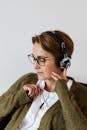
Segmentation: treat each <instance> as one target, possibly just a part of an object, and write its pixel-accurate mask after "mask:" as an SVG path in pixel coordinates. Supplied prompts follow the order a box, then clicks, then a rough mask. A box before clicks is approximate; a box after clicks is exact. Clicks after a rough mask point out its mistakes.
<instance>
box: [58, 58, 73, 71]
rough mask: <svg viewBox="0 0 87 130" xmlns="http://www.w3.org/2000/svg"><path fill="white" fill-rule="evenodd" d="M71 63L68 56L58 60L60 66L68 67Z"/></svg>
mask: <svg viewBox="0 0 87 130" xmlns="http://www.w3.org/2000/svg"><path fill="white" fill-rule="evenodd" d="M70 65H71V61H70V58H69V57H65V58H63V59H62V60H61V61H60V68H66V69H67V68H68V67H70Z"/></svg>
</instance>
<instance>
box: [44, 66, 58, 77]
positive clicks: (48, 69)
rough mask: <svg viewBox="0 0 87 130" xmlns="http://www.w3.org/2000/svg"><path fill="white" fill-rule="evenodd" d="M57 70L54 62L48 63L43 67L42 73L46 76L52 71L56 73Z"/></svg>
mask: <svg viewBox="0 0 87 130" xmlns="http://www.w3.org/2000/svg"><path fill="white" fill-rule="evenodd" d="M57 71H58V68H57V66H56V65H55V64H49V65H47V66H46V67H45V69H44V73H45V74H46V75H48V76H50V75H51V73H52V72H55V73H57Z"/></svg>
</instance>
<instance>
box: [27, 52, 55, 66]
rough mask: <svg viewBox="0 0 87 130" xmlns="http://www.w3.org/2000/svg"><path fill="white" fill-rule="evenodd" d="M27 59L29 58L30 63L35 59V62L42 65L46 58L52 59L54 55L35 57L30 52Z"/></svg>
mask: <svg viewBox="0 0 87 130" xmlns="http://www.w3.org/2000/svg"><path fill="white" fill-rule="evenodd" d="M28 59H29V60H30V62H31V63H32V64H34V63H35V62H36V61H37V63H38V64H39V65H40V66H44V65H45V62H46V61H47V60H50V59H54V57H42V56H38V57H37V58H35V57H34V56H33V55H32V54H30V55H28Z"/></svg>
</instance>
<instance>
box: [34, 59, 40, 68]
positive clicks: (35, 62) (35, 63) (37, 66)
mask: <svg viewBox="0 0 87 130" xmlns="http://www.w3.org/2000/svg"><path fill="white" fill-rule="evenodd" d="M39 68H40V65H39V64H38V62H37V60H35V61H34V69H39Z"/></svg>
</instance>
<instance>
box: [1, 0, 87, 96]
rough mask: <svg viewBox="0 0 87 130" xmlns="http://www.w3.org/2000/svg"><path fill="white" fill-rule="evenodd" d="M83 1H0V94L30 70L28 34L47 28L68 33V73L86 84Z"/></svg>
mask: <svg viewBox="0 0 87 130" xmlns="http://www.w3.org/2000/svg"><path fill="white" fill-rule="evenodd" d="M86 26H87V0H0V94H2V93H3V92H4V91H6V90H7V89H8V88H9V87H10V85H11V84H13V82H14V81H15V80H16V79H18V78H19V77H20V76H21V75H23V74H25V73H28V72H31V71H33V68H32V65H31V64H30V63H29V61H28V58H27V54H29V53H31V48H32V42H31V37H32V36H33V35H35V34H39V33H41V32H43V31H47V30H55V29H59V30H62V31H65V32H66V33H68V34H69V35H70V36H71V37H72V39H73V41H74V44H75V50H74V53H73V57H72V66H71V68H70V69H69V70H68V75H71V76H73V77H74V78H75V79H76V80H78V81H82V82H86V83H87V80H86V79H87V68H86V67H87V56H86V55H87V27H86Z"/></svg>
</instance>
